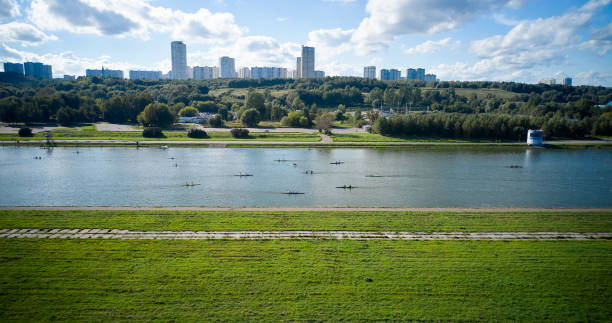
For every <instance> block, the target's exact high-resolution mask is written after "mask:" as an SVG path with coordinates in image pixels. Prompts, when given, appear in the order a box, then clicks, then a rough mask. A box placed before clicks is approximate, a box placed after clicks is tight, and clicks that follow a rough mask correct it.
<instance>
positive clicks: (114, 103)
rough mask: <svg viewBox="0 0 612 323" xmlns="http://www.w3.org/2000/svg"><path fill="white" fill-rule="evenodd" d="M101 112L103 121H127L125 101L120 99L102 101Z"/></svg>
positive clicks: (114, 97)
mask: <svg viewBox="0 0 612 323" xmlns="http://www.w3.org/2000/svg"><path fill="white" fill-rule="evenodd" d="M101 110H102V119H104V121H108V122H114V123H122V122H127V120H128V109H127V107H126V104H125V99H124V98H122V97H119V96H113V97H112V98H110V99H109V100H106V101H104V102H103V103H102V107H101Z"/></svg>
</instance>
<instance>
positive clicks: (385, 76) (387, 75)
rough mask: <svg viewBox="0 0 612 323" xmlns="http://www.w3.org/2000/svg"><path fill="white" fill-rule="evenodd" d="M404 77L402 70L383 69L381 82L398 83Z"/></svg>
mask: <svg viewBox="0 0 612 323" xmlns="http://www.w3.org/2000/svg"><path fill="white" fill-rule="evenodd" d="M401 77H402V72H401V71H400V70H396V69H394V68H392V69H385V68H383V69H381V70H380V80H381V81H397V80H399V79H400V78H401Z"/></svg>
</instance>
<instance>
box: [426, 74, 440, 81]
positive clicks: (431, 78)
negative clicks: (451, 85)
mask: <svg viewBox="0 0 612 323" xmlns="http://www.w3.org/2000/svg"><path fill="white" fill-rule="evenodd" d="M424 81H425V82H432V83H433V82H438V78H437V77H436V74H425V79H424Z"/></svg>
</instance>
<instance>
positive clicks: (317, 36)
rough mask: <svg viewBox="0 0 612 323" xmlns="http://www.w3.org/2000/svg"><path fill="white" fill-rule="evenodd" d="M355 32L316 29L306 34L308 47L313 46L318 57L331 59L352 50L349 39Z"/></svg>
mask: <svg viewBox="0 0 612 323" xmlns="http://www.w3.org/2000/svg"><path fill="white" fill-rule="evenodd" d="M354 31H355V30H354V29H351V30H343V29H341V28H335V29H318V30H313V31H311V32H310V33H308V45H309V46H314V47H315V48H316V50H317V56H319V57H331V56H336V55H339V54H342V53H344V52H346V51H350V50H352V48H353V44H351V37H352V35H353V32H354Z"/></svg>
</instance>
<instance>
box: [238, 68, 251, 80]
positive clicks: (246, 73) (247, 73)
mask: <svg viewBox="0 0 612 323" xmlns="http://www.w3.org/2000/svg"><path fill="white" fill-rule="evenodd" d="M238 77H239V78H241V79H249V78H251V69H250V68H248V67H241V68H240V69H239V70H238Z"/></svg>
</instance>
